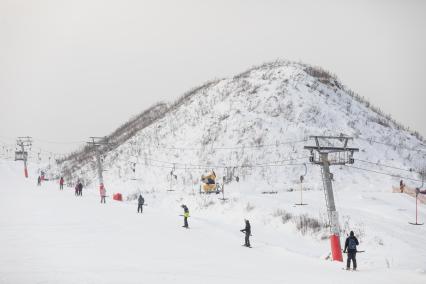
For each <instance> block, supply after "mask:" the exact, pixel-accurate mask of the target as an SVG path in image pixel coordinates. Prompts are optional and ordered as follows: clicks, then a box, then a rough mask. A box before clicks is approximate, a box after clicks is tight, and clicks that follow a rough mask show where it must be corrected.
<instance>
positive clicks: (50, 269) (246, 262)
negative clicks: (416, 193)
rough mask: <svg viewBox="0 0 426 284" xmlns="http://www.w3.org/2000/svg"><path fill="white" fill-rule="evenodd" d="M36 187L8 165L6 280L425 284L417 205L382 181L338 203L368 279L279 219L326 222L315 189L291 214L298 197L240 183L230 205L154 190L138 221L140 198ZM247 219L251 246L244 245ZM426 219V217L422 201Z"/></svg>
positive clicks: (3, 208) (3, 246)
mask: <svg viewBox="0 0 426 284" xmlns="http://www.w3.org/2000/svg"><path fill="white" fill-rule="evenodd" d="M30 166H31V165H30ZM35 180H36V176H35V173H32V175H31V176H30V178H29V179H28V180H25V179H24V178H23V176H22V164H21V163H17V162H11V161H1V160H0V181H1V183H0V184H1V186H0V194H1V198H0V230H1V232H0V283H8V284H9V283H187V284H191V283H259V282H263V283H357V284H359V283H387V284H388V283H426V282H425V281H426V246H425V245H424V241H425V235H426V228H425V227H426V226H411V225H409V224H408V221H412V220H413V218H414V217H413V213H414V211H413V210H414V201H413V199H412V198H410V197H408V196H405V195H400V194H392V193H391V192H390V191H391V190H390V189H389V191H387V190H384V189H381V188H376V185H374V184H372V185H371V186H368V185H364V186H363V187H359V186H358V187H355V186H352V187H351V186H348V187H345V188H343V189H342V190H340V191H339V192H338V194H337V196H336V202H337V204H338V210H339V212H340V214H341V221H342V226H343V227H344V226H345V225H344V223H345V222H346V223H349V224H350V225H349V226H350V227H351V228H352V227H353V228H355V229H356V232H357V233H358V234H360V239H361V245H360V247H359V249H364V250H366V252H365V253H362V254H359V255H358V262H359V264H358V266H359V270H360V271H359V272H346V271H343V270H342V268H343V267H344V264H343V263H339V262H331V261H327V260H325V259H324V257H325V256H326V255H327V253H328V251H329V243H328V240H323V239H322V236H323V235H324V234H325V235H326V232H324V231H320V232H318V233H308V234H307V235H302V234H301V232H300V231H298V230H297V229H296V226H295V224H294V223H293V222H292V221H291V220H290V221H288V222H287V223H285V224H283V222H282V219H281V216H280V214H278V213H276V214H274V210H276V208H281V209H282V210H284V211H285V212H288V213H290V214H292V215H293V216H297V215H298V214H309V215H311V216H316V217H318V216H319V215H320V214H321V212H324V209H323V206H324V205H323V200H324V197H323V195H322V192H321V191H320V190H309V191H305V192H304V200H305V201H306V203H309V205H307V206H303V207H295V206H293V203H295V202H298V201H299V199H298V198H299V193H298V192H279V194H277V195H262V194H259V193H258V192H257V191H244V187H245V185H244V183H239V184H233V185H232V186H230V188H229V190H228V191H229V198H230V199H229V200H228V201H227V202H226V203H222V202H221V201H220V200H218V196H213V195H211V196H204V195H203V196H200V195H198V194H196V195H190V194H189V193H188V192H183V191H181V190H177V191H174V192H166V191H165V190H164V191H151V192H146V193H145V194H144V195H145V199H146V202H147V204H148V205H147V206H146V207H145V212H144V213H143V214H142V215H140V214H137V213H136V204H135V203H134V201H131V202H127V201H124V202H117V201H112V200H111V199H110V198H109V199H107V204H100V203H99V197H98V193H97V192H98V191H97V190H96V188H95V185H93V186H90V187H89V188H87V189H84V191H83V197H75V196H74V192H73V189H72V188H66V189H65V190H64V191H59V190H58V185H57V183H56V182H53V181H49V182H45V183H44V184H43V185H42V186H41V187H37V186H36V184H35ZM109 182H110V183H112V181H109ZM110 188H111V187H110ZM115 189H116V190H117V188H115ZM111 193H112V189H111V190H110V191H109V194H110V195H111ZM182 203H186V204H187V205H188V206H189V209H190V211H191V217H190V227H191V229H189V230H185V229H183V228H182V227H181V225H182V219H181V218H182V217H180V216H179V214H182V212H181V208H179V205H180V204H182ZM348 216H350V217H348ZM244 217H247V218H249V219H250V220H251V222H252V230H253V238H252V245H253V248H252V249H247V248H245V247H242V246H241V244H242V242H243V235H242V234H241V233H240V232H239V229H241V228H242V227H243V218H244ZM419 218H420V220H425V219H426V210H425V208H424V205H421V206H420V215H419Z"/></svg>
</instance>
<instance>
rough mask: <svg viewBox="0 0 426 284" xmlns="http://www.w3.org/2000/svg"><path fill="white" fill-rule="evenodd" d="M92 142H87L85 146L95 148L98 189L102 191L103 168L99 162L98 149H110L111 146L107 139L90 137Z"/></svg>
mask: <svg viewBox="0 0 426 284" xmlns="http://www.w3.org/2000/svg"><path fill="white" fill-rule="evenodd" d="M90 139H91V140H92V141H90V142H87V144H89V145H91V146H92V147H94V148H95V154H96V163H97V167H98V178H99V189H104V188H105V186H104V177H103V174H102V172H103V168H102V161H101V152H100V150H99V148H100V147H102V146H103V147H110V146H111V145H112V144H111V143H109V142H108V138H107V137H90Z"/></svg>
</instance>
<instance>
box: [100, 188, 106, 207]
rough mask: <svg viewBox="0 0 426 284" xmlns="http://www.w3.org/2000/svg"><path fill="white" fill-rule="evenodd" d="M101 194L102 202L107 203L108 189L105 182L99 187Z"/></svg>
mask: <svg viewBox="0 0 426 284" xmlns="http://www.w3.org/2000/svg"><path fill="white" fill-rule="evenodd" d="M99 194H100V195H101V203H106V200H105V197H106V189H105V187H104V185H103V184H102V185H101V186H100V188H99Z"/></svg>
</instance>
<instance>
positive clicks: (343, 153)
mask: <svg viewBox="0 0 426 284" xmlns="http://www.w3.org/2000/svg"><path fill="white" fill-rule="evenodd" d="M310 138H311V139H314V141H315V146H305V147H304V148H305V149H306V150H309V151H310V152H311V156H310V157H309V161H310V162H311V163H312V164H315V165H320V166H321V173H322V181H323V186H324V194H325V202H326V206H327V213H328V221H329V224H330V233H331V236H330V242H331V255H332V259H333V260H334V261H343V256H342V249H341V246H340V226H339V217H338V214H337V211H336V205H335V203H334V195H333V187H332V183H331V180H332V179H333V175H332V173H330V166H332V165H346V164H353V163H354V158H353V154H354V152H358V151H359V149H358V148H350V147H348V142H349V140H352V139H353V138H351V137H347V136H344V135H343V134H341V135H340V136H311V137H310ZM336 145H337V146H336Z"/></svg>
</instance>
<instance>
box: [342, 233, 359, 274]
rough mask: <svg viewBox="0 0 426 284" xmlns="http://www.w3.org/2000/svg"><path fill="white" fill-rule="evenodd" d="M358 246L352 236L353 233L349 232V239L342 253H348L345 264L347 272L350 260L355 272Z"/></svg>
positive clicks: (356, 240)
mask: <svg viewBox="0 0 426 284" xmlns="http://www.w3.org/2000/svg"><path fill="white" fill-rule="evenodd" d="M357 245H359V242H358V239H357V238H356V237H355V236H354V232H353V231H351V232H350V235H349V237H348V238H347V239H346V242H345V249H344V250H343V252H346V250H347V251H348V260H347V262H346V269H347V270H349V269H350V266H351V260H352V263H353V269H354V270H356V252H357V250H356V246H357Z"/></svg>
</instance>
